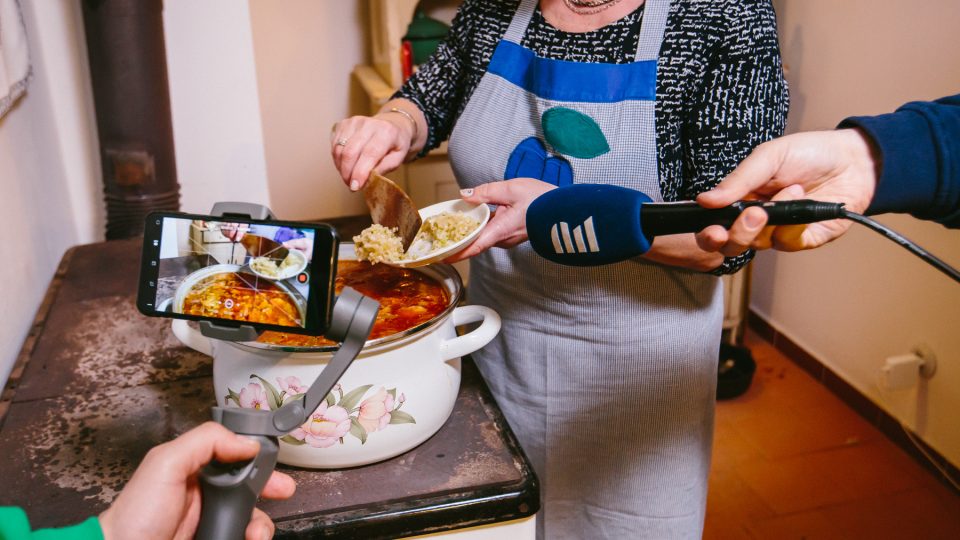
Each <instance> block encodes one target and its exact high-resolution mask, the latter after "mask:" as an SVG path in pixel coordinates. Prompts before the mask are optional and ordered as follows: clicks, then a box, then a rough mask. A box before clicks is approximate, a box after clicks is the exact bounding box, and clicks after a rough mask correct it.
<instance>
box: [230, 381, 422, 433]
mask: <svg viewBox="0 0 960 540" xmlns="http://www.w3.org/2000/svg"><path fill="white" fill-rule="evenodd" d="M250 378H251V379H256V380H255V381H252V382H250V383H249V384H247V385H246V386H245V387H243V388H241V389H240V391H239V392H235V391H234V390H233V389H232V388H227V397H226V398H224V401H225V403H224V404H225V405H229V404H230V402H231V401H232V402H233V403H234V405H236V406H237V407H241V408H244V409H264V410H270V411H274V410H277V409H279V408H280V407H282V406H283V405H284V404H286V403H288V402H290V401H291V400H294V399H299V398H300V397H302V396H303V394H305V393H306V392H307V389H308V387H307V386H304V385H303V383H301V382H300V379H299V378H297V377H292V376H291V377H277V385H276V386H274V385H273V383H271V382H269V381H267V380H266V379H264V378H263V377H261V376H259V375H257V374H256V373H254V374H253V375H250ZM371 388H373V385H372V384H365V385H363V386H358V387H356V388H354V389H353V390H350V391H349V392H344V391H343V387H342V386H341V385H339V384H338V385H336V386H334V387H333V390H331V391H330V393H329V394H327V397H326V399H324V400H323V401H322V402H321V403H320V406H319V407H317V410H315V411H313V414H311V415H310V418H309V419H307V421H306V422H304V423H303V424H302V425H301V426H300V427H299V428H297V429H295V430H293V431H292V432H290V434H289V435H284V436H283V437H280V440H281V441H283V442H285V443H288V444H294V445H303V444H307V445H310V446H312V447H314V448H327V447H329V446H333V445H335V444H337V443H339V444H344V438H345V437H346V436H347V435H351V436H353V437H356V438H357V439H359V440H360V444H365V443H366V442H367V437H368V436H369V435H370V434H371V433H374V432H377V431H383V430H384V429H386V428H387V426H390V425H395V424H416V423H417V421H416V420H415V419H414V418H413V416H411V415H410V414H409V413H406V412H404V411H401V410H400V408H401V407H403V404H404V403H405V402H406V396H404V395H403V394H402V393H401V394H399V395H398V394H397V389H396V388H390V389H387V388H386V387H384V386H381V387H380V388H378V389H377V390H376V391H374V392H373V393H372V394H370V395H369V396H368V397H367V398H366V399H364V396H366V395H367V394H368V393H369V391H370V389H371Z"/></svg>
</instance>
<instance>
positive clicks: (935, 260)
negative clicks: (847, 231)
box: [841, 208, 960, 283]
mask: <svg viewBox="0 0 960 540" xmlns="http://www.w3.org/2000/svg"><path fill="white" fill-rule="evenodd" d="M841 212H842V217H843V218H844V219H849V220H850V221H853V222H855V223H859V224H861V225H863V226H864V227H867V228H868V229H871V230H874V231H876V232H878V233H880V234H881V235H883V236H885V237H886V238H887V239H889V240H892V241H893V242H895V243H896V244H897V245H899V246H900V247H902V248H903V249H905V250H907V251H909V252H910V253H913V254H914V255H916V256H917V257H920V258H921V259H923V260H924V261H926V262H927V263H928V264H930V265H931V266H933V267H934V268H936V269H937V270H940V271H941V272H943V273H944V274H946V275H948V276H950V277H951V278H953V280H954V281H956V282H957V283H960V271H957V269H956V268H953V267H952V266H950V265H949V264H947V263H945V262H944V261H943V260H941V259H940V258H939V257H937V256H936V255H934V254H932V253H930V252H929V251H927V250H925V249H923V248H922V247H920V246H918V245H917V244H915V243H913V242H911V241H910V240H909V239H908V238H906V237H904V236H903V235H902V234H900V233H898V232H897V231H894V230H893V229H890V228H888V227H886V226H884V225H882V224H880V223H879V222H878V221H875V220H873V219H870V218H868V217H867V216H864V215H861V214H857V213H856V212H851V211H849V210H847V209H846V208H843V209H842V210H841Z"/></svg>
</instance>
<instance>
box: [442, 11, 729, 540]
mask: <svg viewBox="0 0 960 540" xmlns="http://www.w3.org/2000/svg"><path fill="white" fill-rule="evenodd" d="M536 1H537V0H522V2H521V4H520V7H519V8H518V10H517V13H516V15H515V16H514V18H513V20H512V22H511V24H510V27H509V29H508V30H507V33H506V34H505V36H504V38H503V40H501V41H500V43H499V44H498V45H497V48H496V51H495V53H494V55H493V58H492V60H491V62H490V65H489V67H488V70H487V73H485V74H484V76H483V78H482V79H481V81H480V84H479V85H478V87H477V88H476V90H475V91H474V93H473V95H472V96H471V97H470V100H469V102H468V103H467V105H466V107H465V109H464V111H463V113H462V115H461V117H460V118H459V120H458V121H457V124H456V126H455V128H454V130H453V133H452V134H451V138H450V145H449V155H450V162H451V164H452V166H453V169H454V172H455V173H456V176H457V179H458V182H459V183H460V185H461V187H475V186H477V185H479V184H482V183H485V182H489V181H493V180H497V179H500V178H513V177H517V176H532V177H535V178H541V179H544V180H547V181H550V182H553V183H557V184H560V185H563V184H567V183H570V182H575V183H611V184H616V185H621V186H626V187H630V188H633V189H637V190H640V191H642V192H644V193H646V194H647V195H649V196H650V197H651V198H652V199H653V200H655V201H659V200H662V196H661V194H660V183H659V180H658V174H657V152H656V129H655V125H654V109H655V105H656V101H655V100H656V69H657V57H658V55H659V51H660V44H661V42H662V40H663V31H664V27H665V24H666V19H667V14H668V12H669V10H670V2H669V0H647V3H646V7H645V8H644V14H643V21H642V28H641V34H640V44H639V47H638V50H637V53H636V61H635V62H633V63H629V64H599V63H581V62H567V61H556V60H549V59H544V58H539V57H537V56H536V55H535V54H534V53H533V52H532V51H530V50H527V49H525V48H523V47H522V46H521V45H520V43H521V39H522V37H523V34H524V32H525V31H526V29H527V26H528V25H529V23H530V20H531V17H532V15H533V12H534V9H535V7H536ZM571 226H573V224H571ZM468 295H469V298H470V301H471V303H474V304H482V305H486V306H490V307H491V308H493V309H496V310H497V311H498V312H499V313H500V315H501V316H502V317H503V329H502V331H501V333H500V335H499V336H498V337H497V339H495V340H494V341H493V342H491V343H490V344H489V345H487V347H485V348H484V349H482V350H481V351H479V352H477V353H474V354H473V355H472V356H473V358H474V359H476V360H477V363H478V365H479V367H480V369H481V371H482V373H483V375H484V377H485V379H486V380H487V382H488V384H489V385H490V388H491V390H492V392H493V394H494V396H495V397H496V399H497V402H498V404H499V405H500V407H501V408H502V409H503V410H504V413H505V415H506V417H507V420H508V421H509V423H510V426H511V427H512V428H513V430H514V431H515V432H516V434H517V436H518V438H519V439H520V442H521V444H522V445H523V448H524V450H525V451H526V452H527V454H528V456H529V457H530V459H531V461H532V462H533V464H534V467H535V469H536V471H537V473H538V476H539V478H540V480H541V486H542V490H543V510H542V512H541V515H540V519H539V525H538V526H539V528H540V529H539V531H538V532H539V535H540V537H541V538H544V537H545V538H550V539H555V538H612V537H619V538H631V539H633V538H656V539H666V538H699V537H700V535H701V531H702V527H703V519H704V509H705V504H706V490H707V474H708V469H709V462H710V446H711V440H712V433H713V408H714V397H715V392H716V384H717V378H716V369H717V356H718V350H719V346H720V331H721V324H722V317H723V300H722V290H721V285H720V281H719V279H718V278H716V277H714V276H711V275H706V274H702V273H698V272H692V271H686V270H682V269H677V268H671V267H666V266H661V265H657V264H653V263H650V262H647V261H645V260H642V259H639V258H638V259H635V260H631V261H627V262H623V263H618V264H613V265H607V266H601V267H590V268H574V267H565V266H560V265H557V264H554V263H551V262H548V261H546V260H545V259H542V258H541V257H539V256H537V255H536V254H535V253H534V252H533V250H532V249H531V248H530V245H529V243H524V244H521V245H519V246H517V247H515V248H512V249H509V250H504V249H499V248H494V249H492V250H490V251H488V252H487V253H484V254H482V255H480V256H477V257H475V258H473V259H472V262H471V267H470V287H469V291H468Z"/></svg>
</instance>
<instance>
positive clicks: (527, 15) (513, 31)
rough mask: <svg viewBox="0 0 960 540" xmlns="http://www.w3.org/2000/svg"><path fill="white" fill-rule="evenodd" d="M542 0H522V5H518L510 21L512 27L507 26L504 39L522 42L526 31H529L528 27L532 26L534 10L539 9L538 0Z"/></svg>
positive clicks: (517, 42)
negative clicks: (531, 20)
mask: <svg viewBox="0 0 960 540" xmlns="http://www.w3.org/2000/svg"><path fill="white" fill-rule="evenodd" d="M539 1H540V0H520V5H519V6H517V12H516V14H514V16H513V20H511V21H510V27H509V28H507V33H506V34H504V35H503V39H504V40H506V41H509V42H512V43H516V44H517V45H519V44H520V41H521V40H522V39H523V34H524V32H526V31H527V27H528V26H530V19H533V12H534V10H536V9H537V2H539Z"/></svg>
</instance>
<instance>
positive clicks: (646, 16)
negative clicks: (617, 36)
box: [635, 0, 671, 62]
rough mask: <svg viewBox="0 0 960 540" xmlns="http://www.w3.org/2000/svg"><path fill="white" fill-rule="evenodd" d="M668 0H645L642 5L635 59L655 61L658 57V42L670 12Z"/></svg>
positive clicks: (661, 40)
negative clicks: (641, 18) (638, 41)
mask: <svg viewBox="0 0 960 540" xmlns="http://www.w3.org/2000/svg"><path fill="white" fill-rule="evenodd" d="M670 4H671V2H670V0H647V1H646V3H645V4H644V6H643V20H642V21H641V22H640V25H641V26H640V43H639V44H638V45H637V56H636V59H635V60H636V61H637V62H640V61H643V60H653V61H656V60H657V59H658V58H660V44H661V43H662V42H663V31H664V29H666V27H667V15H669V14H670Z"/></svg>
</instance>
